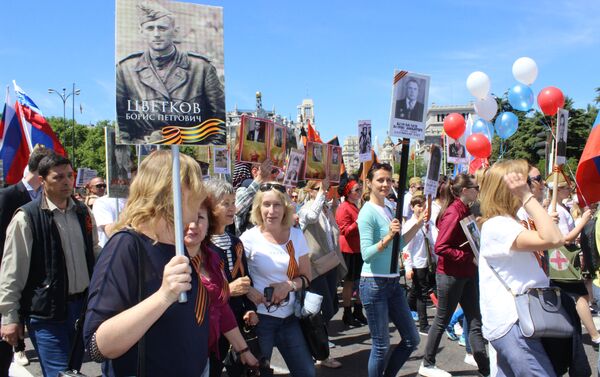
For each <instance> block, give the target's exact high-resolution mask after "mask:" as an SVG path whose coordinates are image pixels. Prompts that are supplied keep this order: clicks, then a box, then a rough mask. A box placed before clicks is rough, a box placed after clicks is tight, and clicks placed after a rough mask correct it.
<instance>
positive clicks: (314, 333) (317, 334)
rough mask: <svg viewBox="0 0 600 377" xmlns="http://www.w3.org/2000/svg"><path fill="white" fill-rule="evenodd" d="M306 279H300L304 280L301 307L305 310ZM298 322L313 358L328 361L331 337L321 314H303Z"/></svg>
mask: <svg viewBox="0 0 600 377" xmlns="http://www.w3.org/2000/svg"><path fill="white" fill-rule="evenodd" d="M304 279H305V277H303V276H301V277H300V280H302V290H301V291H300V305H301V307H302V308H304V298H305V297H306V282H305V281H304ZM298 320H299V321H300V327H301V328H302V333H303V334H304V339H306V344H307V345H308V349H309V351H310V354H311V355H312V357H314V358H315V359H316V360H326V359H327V358H328V357H329V335H328V334H327V326H326V325H325V320H324V319H323V316H322V315H321V313H316V314H310V315H308V316H306V317H303V316H302V314H301V315H300V318H299V319H298Z"/></svg>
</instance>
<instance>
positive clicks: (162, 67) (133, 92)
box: [117, 3, 225, 144]
mask: <svg viewBox="0 0 600 377" xmlns="http://www.w3.org/2000/svg"><path fill="white" fill-rule="evenodd" d="M138 8H139V12H140V32H141V35H142V38H143V39H144V40H145V41H146V43H147V44H148V49H147V50H146V51H141V52H137V53H134V54H132V55H129V56H127V57H126V58H125V59H123V60H121V61H120V62H119V63H118V64H117V117H118V125H119V132H120V133H119V140H120V142H121V143H124V144H129V143H138V142H144V141H145V140H146V139H151V140H153V141H156V140H155V139H156V138H158V140H160V139H162V135H160V131H161V129H162V128H163V127H164V126H168V125H170V126H184V127H190V126H196V125H198V124H200V123H202V122H204V121H206V120H208V119H220V120H222V121H225V94H224V91H223V84H222V83H221V81H220V79H219V77H218V75H217V71H216V69H215V67H214V66H213V65H212V64H211V63H210V61H209V60H208V59H207V58H206V57H204V56H202V55H199V54H196V53H193V52H187V51H180V50H178V49H177V47H176V46H175V44H174V40H175V37H176V36H177V32H178V28H177V26H176V24H175V18H174V16H173V14H172V13H171V12H169V11H168V10H167V9H165V8H163V7H161V6H160V5H158V4H148V3H146V4H142V5H140V6H139V7H138ZM223 127H224V126H223ZM214 137H217V138H218V137H221V138H222V140H220V139H219V140H212V142H215V143H219V144H225V133H224V132H223V133H222V135H221V134H219V136H216V135H215V136H214Z"/></svg>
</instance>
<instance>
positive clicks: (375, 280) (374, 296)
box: [359, 277, 420, 377]
mask: <svg viewBox="0 0 600 377" xmlns="http://www.w3.org/2000/svg"><path fill="white" fill-rule="evenodd" d="M359 289H360V298H361V300H362V303H363V307H364V308H365V312H366V313H367V321H368V323H369V331H370V332H371V338H372V340H373V346H372V348H371V354H370V355H369V367H368V369H369V377H381V376H396V374H397V373H398V371H399V370H400V368H401V367H402V365H404V363H405V362H406V360H408V357H409V356H410V354H411V353H412V352H413V351H414V350H416V349H417V346H418V345H419V341H420V338H419V333H418V332H417V328H416V326H415V323H414V321H413V319H412V315H411V314H410V309H409V307H408V302H407V301H406V294H405V292H404V289H402V287H400V284H399V281H398V278H380V277H361V278H360V287H359ZM390 320H391V321H392V323H393V324H394V326H396V329H398V332H399V333H400V336H401V337H402V341H401V342H400V343H399V344H398V345H397V346H396V347H395V348H394V350H393V351H391V352H388V351H389V349H390V330H389V322H390Z"/></svg>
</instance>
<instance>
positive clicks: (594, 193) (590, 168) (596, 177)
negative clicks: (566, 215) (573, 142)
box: [575, 113, 600, 204]
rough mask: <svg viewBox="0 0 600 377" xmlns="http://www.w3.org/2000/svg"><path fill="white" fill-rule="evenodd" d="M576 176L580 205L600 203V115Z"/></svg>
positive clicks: (582, 155) (599, 114)
mask: <svg viewBox="0 0 600 377" xmlns="http://www.w3.org/2000/svg"><path fill="white" fill-rule="evenodd" d="M575 175H576V177H577V186H578V190H579V191H578V194H579V196H580V198H579V199H580V201H579V203H587V204H591V203H595V202H598V201H600V113H598V116H597V117H596V121H595V122H594V126H593V127H592V131H591V132H590V135H589V136H588V140H587V143H585V148H584V149H583V153H582V154H581V158H580V159H579V165H578V166H577V173H576V174H575ZM582 199H583V201H582Z"/></svg>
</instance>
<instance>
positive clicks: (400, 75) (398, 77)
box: [394, 71, 408, 85]
mask: <svg viewBox="0 0 600 377" xmlns="http://www.w3.org/2000/svg"><path fill="white" fill-rule="evenodd" d="M407 74H408V71H400V72H398V73H396V74H395V75H394V85H396V83H397V82H398V81H400V80H402V78H403V77H404V76H406V75H407Z"/></svg>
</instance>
